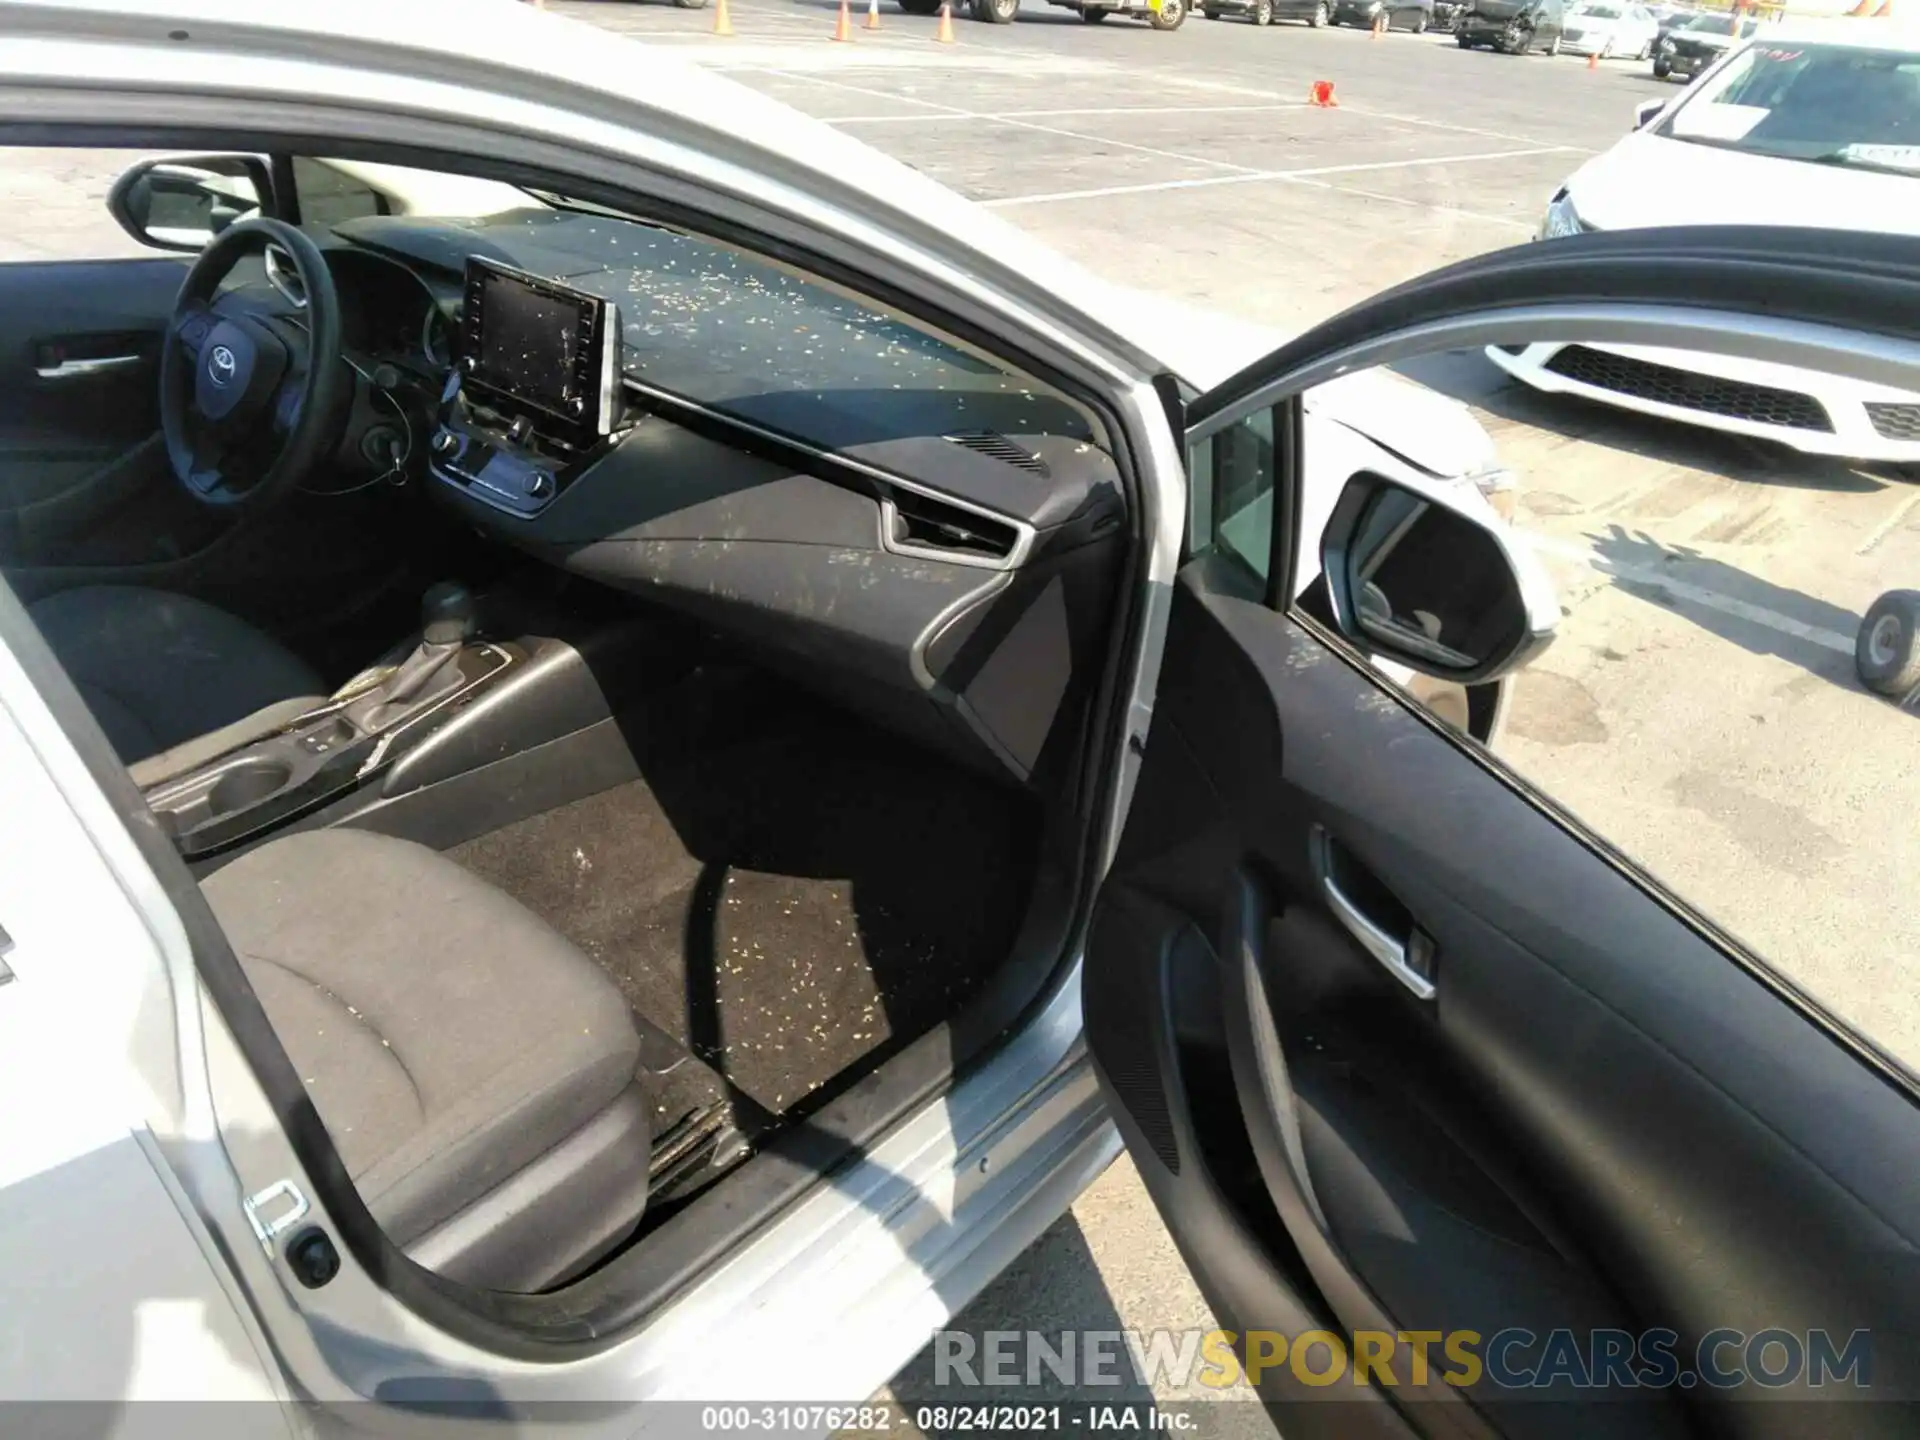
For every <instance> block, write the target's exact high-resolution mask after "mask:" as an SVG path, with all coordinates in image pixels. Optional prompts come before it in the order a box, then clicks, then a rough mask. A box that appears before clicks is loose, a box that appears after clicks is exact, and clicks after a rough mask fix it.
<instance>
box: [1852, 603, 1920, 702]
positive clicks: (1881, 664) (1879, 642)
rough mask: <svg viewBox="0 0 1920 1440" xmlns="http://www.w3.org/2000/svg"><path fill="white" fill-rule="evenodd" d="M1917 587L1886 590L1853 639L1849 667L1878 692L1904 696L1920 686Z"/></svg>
mask: <svg viewBox="0 0 1920 1440" xmlns="http://www.w3.org/2000/svg"><path fill="white" fill-rule="evenodd" d="M1916 636H1920V590H1889V591H1888V592H1887V593H1886V594H1884V595H1882V596H1881V597H1880V598H1879V599H1878V600H1876V601H1874V602H1873V608H1872V609H1870V610H1868V611H1867V616H1866V619H1864V620H1862V621H1861V622H1860V631H1859V633H1858V634H1857V635H1856V636H1855V637H1854V641H1853V668H1854V669H1856V670H1857V671H1859V672H1860V683H1861V684H1862V685H1865V686H1866V687H1867V688H1868V689H1869V690H1871V691H1873V692H1874V693H1875V694H1878V695H1887V696H1891V697H1893V698H1895V699H1904V698H1905V697H1906V696H1907V695H1908V694H1910V693H1911V692H1912V690H1913V688H1914V687H1915V686H1916V685H1920V644H1916V643H1915V640H1916Z"/></svg>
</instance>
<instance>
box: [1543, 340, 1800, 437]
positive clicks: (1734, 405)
mask: <svg viewBox="0 0 1920 1440" xmlns="http://www.w3.org/2000/svg"><path fill="white" fill-rule="evenodd" d="M1547 369H1549V370H1551V371H1553V372H1554V373H1555V374H1557V375H1564V376H1566V377H1567V378H1568V379H1569V380H1578V381H1579V382H1580V383H1581V384H1583V385H1592V386H1595V387H1596V388H1598V389H1601V390H1612V391H1615V392H1617V393H1618V394H1621V395H1631V396H1633V397H1634V398H1635V399H1638V400H1653V401H1657V402H1658V403H1660V404H1662V405H1677V406H1682V407H1684V408H1685V409H1688V410H1704V411H1706V412H1707V413H1708V414H1711V415H1725V416H1726V417H1728V418H1729V419H1732V420H1747V421H1751V422H1753V423H1754V424H1757V425H1781V426H1785V427H1786V428H1788V429H1791V430H1824V431H1827V432H1829V433H1831V432H1832V430H1833V421H1832V419H1831V418H1829V417H1828V415H1827V412H1826V407H1824V406H1823V405H1821V403H1820V402H1819V401H1818V400H1816V399H1814V398H1813V397H1812V396H1811V395H1802V394H1800V393H1799V392H1797V391H1794V390H1779V389H1776V388H1774V387H1773V386H1771V385H1754V384H1750V383H1748V382H1746V381H1742V380H1722V379H1721V378H1719V377H1718V376H1715V375H1696V374H1694V373H1693V372H1692V371H1691V370H1676V369H1675V368H1674V367H1673V366H1671V365H1656V364H1654V363H1653V362H1652V361H1650V360H1634V359H1630V358H1628V357H1627V356H1625V355H1614V354H1610V353H1609V352H1607V351H1605V350H1594V349H1590V348H1589V347H1587V346H1585V345H1569V346H1567V347H1566V348H1564V349H1563V350H1561V351H1559V352H1558V353H1557V354H1556V355H1555V356H1554V357H1553V358H1552V359H1551V360H1549V361H1548V362H1547Z"/></svg>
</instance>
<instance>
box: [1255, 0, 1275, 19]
mask: <svg viewBox="0 0 1920 1440" xmlns="http://www.w3.org/2000/svg"><path fill="white" fill-rule="evenodd" d="M1253 23H1254V24H1256V25H1271V24H1272V23H1273V0H1253Z"/></svg>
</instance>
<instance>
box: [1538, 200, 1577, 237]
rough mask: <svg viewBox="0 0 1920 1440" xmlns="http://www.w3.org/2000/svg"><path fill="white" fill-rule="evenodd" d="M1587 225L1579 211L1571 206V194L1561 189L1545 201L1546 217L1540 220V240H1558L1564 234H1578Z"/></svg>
mask: <svg viewBox="0 0 1920 1440" xmlns="http://www.w3.org/2000/svg"><path fill="white" fill-rule="evenodd" d="M1586 229H1587V227H1586V225H1585V223H1583V222H1582V221H1581V219H1580V212H1579V211H1578V210H1575V209H1574V208H1573V196H1572V195H1570V194H1568V193H1567V192H1566V191H1565V190H1562V191H1561V192H1560V193H1559V194H1557V195H1555V196H1554V197H1553V199H1551V200H1549V201H1548V202H1547V218H1546V219H1544V220H1542V221H1541V222H1540V236H1539V238H1540V239H1542V240H1558V239H1560V238H1561V237H1562V236H1564V235H1579V234H1582V233H1584V232H1585V231H1586Z"/></svg>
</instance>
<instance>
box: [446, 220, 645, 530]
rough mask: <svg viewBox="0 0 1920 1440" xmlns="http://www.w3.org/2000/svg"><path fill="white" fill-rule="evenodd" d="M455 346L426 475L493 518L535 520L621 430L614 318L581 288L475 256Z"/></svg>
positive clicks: (611, 311) (610, 307) (604, 304)
mask: <svg viewBox="0 0 1920 1440" xmlns="http://www.w3.org/2000/svg"><path fill="white" fill-rule="evenodd" d="M461 341H462V343H461V358H460V363H459V364H458V365H457V366H456V367H454V369H453V370H452V371H451V372H450V373H449V374H448V377H447V384H446V388H445V389H444V391H443V392H442V394H441V397H440V424H439V427H438V429H436V430H435V432H434V435H433V439H432V441H431V442H430V444H429V446H428V450H429V457H428V466H429V469H430V470H431V472H432V474H433V476H434V478H435V479H437V480H439V481H441V482H442V483H445V484H448V485H453V486H456V487H458V488H459V489H461V490H463V491H465V492H467V493H468V494H469V495H471V496H472V497H473V498H474V499H476V500H479V501H482V502H483V503H485V504H488V505H491V506H493V507H494V508H495V509H498V510H504V511H506V512H507V513H509V514H512V515H519V516H523V517H531V516H534V515H538V514H539V513H540V512H541V511H542V510H544V509H546V507H547V506H548V505H550V504H552V503H553V501H554V500H555V499H556V498H558V497H559V496H560V495H561V494H562V493H563V492H564V491H565V490H566V488H567V487H568V486H569V485H571V484H572V483H573V481H574V480H575V479H577V478H578V477H579V475H580V474H581V472H582V471H584V470H585V469H586V468H587V466H588V465H590V464H592V463H593V461H594V460H596V459H598V458H599V456H600V455H601V454H602V453H604V452H605V450H606V448H607V446H608V445H609V444H610V442H611V437H612V436H613V434H614V432H615V431H616V430H617V429H618V428H619V426H620V423H621V419H622V415H621V404H620V397H621V390H620V384H619V379H620V377H619V351H620V315H619V311H618V309H617V308H616V307H615V306H614V305H613V304H612V303H611V302H610V301H607V300H604V299H602V298H601V297H599V296H597V295H591V294H589V293H587V292H586V291H584V290H576V289H574V288H573V287H572V286H569V285H562V284H559V283H558V282H556V281H552V280H547V279H543V278H541V277H539V276H535V275H528V274H525V273H524V272H522V271H518V270H512V269H509V268H507V267H506V266H504V265H497V264H495V263H494V262H492V261H490V260H484V259H481V258H479V257H477V256H475V257H470V258H469V259H468V261H467V271H466V287H465V293H464V296H463V299H462V306H461Z"/></svg>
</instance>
